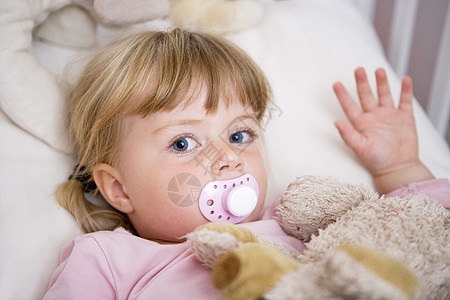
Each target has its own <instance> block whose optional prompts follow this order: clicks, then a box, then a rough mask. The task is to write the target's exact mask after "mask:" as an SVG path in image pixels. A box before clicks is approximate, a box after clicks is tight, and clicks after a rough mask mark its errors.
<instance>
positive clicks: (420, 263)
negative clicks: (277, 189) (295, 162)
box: [188, 176, 450, 299]
mask: <svg viewBox="0 0 450 300" xmlns="http://www.w3.org/2000/svg"><path fill="white" fill-rule="evenodd" d="M276 218H277V220H278V222H279V224H280V226H281V227H282V228H283V229H284V230H285V231H286V232H287V233H288V234H290V235H293V236H295V237H298V238H299V239H302V240H303V241H305V242H307V250H306V251H305V252H304V253H302V254H301V255H299V256H298V257H289V256H288V255H287V254H286V253H287V252H286V251H283V250H282V249H281V250H280V249H279V246H277V245H275V247H273V245H268V244H267V242H264V241H258V239H257V238H256V237H255V236H254V235H253V234H252V233H251V232H250V231H249V230H247V229H245V228H243V227H240V226H236V225H230V224H225V223H210V224H206V225H204V226H202V227H200V228H198V229H197V230H196V231H194V232H193V233H191V234H189V235H188V242H189V243H190V245H191V248H192V249H193V251H194V252H195V254H196V255H197V257H198V259H199V260H200V261H202V262H203V263H205V264H206V265H208V266H211V267H212V268H213V280H214V283H215V285H216V287H217V288H218V289H219V290H220V291H221V293H222V295H223V296H224V298H225V299H260V298H264V299H450V247H448V246H449V245H450V213H449V212H448V211H447V210H446V209H445V208H444V207H443V206H442V205H440V204H438V203H436V201H434V200H433V199H430V198H428V197H427V196H425V195H411V196H408V197H405V198H400V197H392V198H388V197H384V196H383V197H379V196H378V195H377V194H376V193H375V192H374V191H372V190H371V189H370V188H367V187H364V186H359V185H351V184H343V183H340V182H339V181H337V180H335V179H332V178H322V177H312V176H307V177H302V178H298V179H297V180H296V181H295V182H293V183H292V184H291V185H290V186H289V187H288V190H287V191H286V192H285V193H284V194H283V195H282V197H281V199H280V202H279V203H278V204H277V207H276ZM277 248H278V249H277Z"/></svg>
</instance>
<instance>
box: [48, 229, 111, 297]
mask: <svg viewBox="0 0 450 300" xmlns="http://www.w3.org/2000/svg"><path fill="white" fill-rule="evenodd" d="M115 298H117V297H116V287H115V281H114V278H113V276H112V273H111V271H110V267H109V264H108V261H107V260H106V258H105V256H104V255H103V252H102V250H101V248H100V246H99V245H98V244H97V241H96V240H95V239H94V238H92V237H90V236H82V237H80V238H78V239H75V240H74V241H73V242H71V243H70V244H68V245H66V246H65V247H64V248H63V250H62V253H61V264H60V265H59V267H58V268H57V269H56V271H55V273H54V274H53V277H52V279H51V281H50V286H49V289H48V291H47V293H46V294H45V296H44V299H115Z"/></svg>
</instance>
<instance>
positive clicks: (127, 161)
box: [45, 29, 450, 299]
mask: <svg viewBox="0 0 450 300" xmlns="http://www.w3.org/2000/svg"><path fill="white" fill-rule="evenodd" d="M355 77H356V81H357V86H358V91H359V97H360V99H361V104H362V109H360V108H359V107H358V106H357V105H356V104H355V103H354V102H353V100H352V99H350V97H349V95H348V93H347V92H346V91H345V89H344V88H343V86H342V85H341V84H336V85H335V92H336V94H337V96H338V99H339V101H340V103H341V105H342V107H343V109H344V111H345V113H346V115H347V116H348V118H349V120H350V123H351V125H350V124H348V123H346V122H344V121H338V122H336V126H337V128H338V130H339V132H340V133H341V135H342V137H343V139H344V141H345V142H346V143H347V144H348V145H349V146H350V147H351V148H352V149H353V150H354V151H355V153H356V154H357V155H358V156H359V157H360V158H361V161H362V163H363V164H364V165H365V166H366V167H367V168H368V170H369V171H370V172H371V173H372V174H373V176H374V180H375V183H376V186H377V189H378V190H379V192H380V193H387V192H391V191H393V190H395V189H398V188H401V187H405V188H403V189H400V190H397V191H396V193H397V194H398V193H411V192H412V191H410V190H408V188H407V187H408V184H410V183H412V182H420V181H424V180H431V181H427V182H425V183H419V184H417V185H415V187H417V189H418V191H420V190H421V189H422V186H425V187H429V189H430V190H431V191H435V190H439V189H440V190H439V191H440V193H448V192H449V191H450V187H449V185H448V182H447V181H444V180H442V181H439V180H432V179H433V176H432V174H431V173H430V172H429V171H428V169H427V168H426V167H425V166H424V165H423V164H422V163H421V162H420V161H419V159H418V151H417V148H418V146H417V135H416V130H415V124H414V118H413V114H412V83H411V80H410V79H409V78H405V79H404V80H403V87H402V94H401V98H400V106H399V108H398V109H397V108H395V107H394V105H393V100H392V97H391V95H390V92H389V85H388V82H387V78H386V75H385V72H384V71H383V70H378V71H377V72H376V77H377V81H378V82H377V86H378V95H379V101H378V100H376V99H375V97H374V96H373V95H372V93H371V91H370V88H369V84H368V82H367V78H366V75H365V72H364V70H363V69H358V70H356V72H355ZM270 96H271V91H270V86H269V84H268V82H267V80H266V78H265V76H264V75H263V74H262V72H261V70H260V69H259V68H258V67H257V66H256V64H255V63H254V62H253V61H252V60H251V59H250V58H249V57H248V56H247V55H246V54H245V53H244V52H243V51H241V50H240V49H238V48H237V47H236V46H234V45H233V44H231V43H230V42H228V41H226V40H225V39H223V38H221V37H218V36H215V35H211V34H205V33H196V32H189V31H183V30H180V29H174V30H172V31H169V32H145V33H140V34H134V35H132V36H130V37H128V38H124V39H122V40H119V41H117V42H115V43H113V44H111V45H109V46H107V47H106V48H104V49H103V50H102V51H101V52H100V53H99V54H98V55H97V56H96V57H95V58H94V59H93V60H92V61H91V62H90V63H89V64H88V66H87V67H86V69H85V71H84V73H83V75H82V77H81V79H80V80H79V83H78V85H77V86H76V87H75V89H74V91H73V94H72V98H71V101H70V109H69V121H70V134H71V137H72V140H73V143H74V146H75V150H76V154H77V158H78V165H77V167H76V168H75V170H74V173H73V174H72V175H71V176H70V179H69V180H68V182H66V183H64V184H63V185H62V186H61V188H60V189H59V192H58V198H59V201H60V203H61V205H62V206H64V207H65V208H66V209H67V210H69V211H70V212H71V213H72V214H73V215H74V217H75V218H76V220H77V221H78V223H79V224H80V226H81V227H82V228H83V230H84V231H85V232H86V233H87V234H86V235H83V236H80V237H78V238H76V239H75V240H74V241H72V242H71V243H69V244H68V245H66V246H65V248H64V249H63V250H62V255H61V264H60V266H59V267H58V268H57V270H56V271H55V273H54V275H53V278H52V279H51V282H50V286H49V290H48V292H47V294H46V296H45V298H46V299H61V298H64V299H72V298H73V299H114V298H115V299H128V298H131V299H135V298H154V299H177V298H184V299H220V298H221V297H220V295H219V293H218V292H217V290H216V289H215V288H214V287H213V285H212V281H211V278H210V270H208V269H207V268H204V267H202V266H201V265H200V263H199V262H197V260H196V259H195V257H194V255H193V254H192V253H191V252H190V250H189V247H188V245H187V244H186V243H183V237H184V236H185V235H186V234H187V233H189V232H191V231H193V230H194V229H195V228H196V227H198V226H200V225H202V224H204V223H207V222H215V221H225V222H231V223H240V224H242V226H246V227H248V228H250V229H251V230H252V231H254V232H255V233H257V234H258V235H260V236H261V237H263V238H267V239H270V240H272V241H273V242H275V243H278V244H280V245H282V246H283V247H284V248H286V249H287V250H289V251H292V252H301V251H302V250H303V249H304V248H305V246H304V244H303V243H302V242H301V241H299V240H297V239H295V238H292V237H290V236H287V235H286V234H285V233H284V231H283V230H282V229H281V228H280V227H279V226H278V225H277V223H276V221H275V220H273V219H272V215H271V213H270V211H271V210H268V211H267V212H266V213H264V214H263V213H262V210H263V205H264V199H265V194H266V185H267V179H266V171H265V167H264V160H263V156H262V154H261V143H260V140H261V139H260V137H259V136H260V134H261V132H260V129H259V124H260V122H261V120H262V117H263V115H264V111H265V109H266V106H267V105H268V101H270ZM434 196H435V197H436V198H437V199H438V200H440V199H441V198H442V199H443V198H444V197H442V195H441V194H439V193H435V195H434ZM439 197H441V198H439ZM218 203H220V204H221V205H218ZM261 216H262V217H261Z"/></svg>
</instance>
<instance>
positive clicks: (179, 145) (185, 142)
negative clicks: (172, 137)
mask: <svg viewBox="0 0 450 300" xmlns="http://www.w3.org/2000/svg"><path fill="white" fill-rule="evenodd" d="M196 145H197V142H196V141H195V140H194V139H192V138H189V137H183V138H179V139H177V140H176V141H175V142H173V144H172V149H173V150H175V151H177V152H185V151H188V150H191V149H193V148H195V146H196Z"/></svg>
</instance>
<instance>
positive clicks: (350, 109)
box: [334, 68, 418, 176]
mask: <svg viewBox="0 0 450 300" xmlns="http://www.w3.org/2000/svg"><path fill="white" fill-rule="evenodd" d="M375 75H376V79H377V91H378V99H376V98H375V97H374V96H373V94H372V92H371V89H370V86H369V83H368V81H367V77H366V74H365V72H364V70H363V69H362V68H359V69H357V70H356V71H355V78H356V84H357V90H358V95H359V98H360V102H361V107H359V106H358V105H357V104H356V103H355V102H354V101H353V99H352V98H351V96H350V95H349V94H348V92H347V91H346V90H345V88H344V87H343V86H342V84H340V83H337V84H335V86H334V89H335V93H336V95H337V97H338V99H339V102H340V103H341V106H342V108H343V110H344V112H345V114H346V116H347V117H348V119H349V121H350V123H351V125H350V124H349V123H347V122H345V121H337V122H336V123H335V124H336V127H337V128H338V130H339V132H340V134H341V136H342V138H343V139H344V141H345V143H346V144H347V145H348V146H350V148H352V150H353V151H354V152H355V153H356V155H357V156H358V157H359V158H360V160H361V162H362V163H363V164H364V166H365V167H366V168H367V169H368V170H369V172H370V173H371V174H372V175H374V176H378V175H382V174H383V173H387V172H391V171H393V170H395V169H397V168H402V167H405V166H407V165H409V164H413V163H416V161H417V160H418V142H417V133H416V126H415V120H414V115H413V111H412V98H413V96H412V82H411V79H410V78H408V77H406V78H404V79H403V84H402V92H401V96H400V103H399V107H398V108H396V107H395V105H394V101H393V98H392V96H391V93H390V89H389V84H388V82H387V77H386V74H385V72H384V70H382V69H379V70H377V71H376V73H375Z"/></svg>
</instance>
